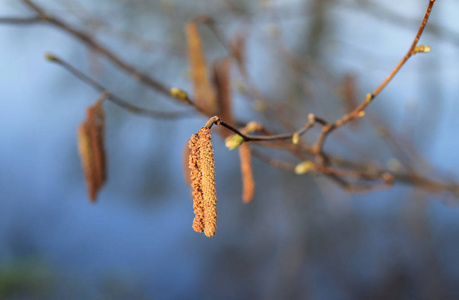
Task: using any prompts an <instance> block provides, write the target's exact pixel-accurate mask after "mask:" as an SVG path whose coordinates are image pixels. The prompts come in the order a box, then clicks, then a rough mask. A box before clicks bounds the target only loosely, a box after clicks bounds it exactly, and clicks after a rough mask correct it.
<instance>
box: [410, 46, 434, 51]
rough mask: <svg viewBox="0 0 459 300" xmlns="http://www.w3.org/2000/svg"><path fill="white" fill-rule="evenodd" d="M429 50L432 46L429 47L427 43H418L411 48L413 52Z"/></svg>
mask: <svg viewBox="0 0 459 300" xmlns="http://www.w3.org/2000/svg"><path fill="white" fill-rule="evenodd" d="M430 50H432V48H430V46H427V45H419V46H416V47H415V48H414V50H413V52H414V53H428V52H430Z"/></svg>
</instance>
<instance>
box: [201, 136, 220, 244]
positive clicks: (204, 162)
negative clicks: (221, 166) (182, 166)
mask: <svg viewBox="0 0 459 300" xmlns="http://www.w3.org/2000/svg"><path fill="white" fill-rule="evenodd" d="M210 132H211V131H210V129H209V128H207V127H202V128H201V130H199V133H198V134H199V141H198V144H199V169H200V171H201V190H202V197H203V204H204V234H205V235H206V236H207V237H211V236H213V235H214V234H215V232H216V230H217V192H216V190H215V164H214V151H213V148H212V140H211V134H210Z"/></svg>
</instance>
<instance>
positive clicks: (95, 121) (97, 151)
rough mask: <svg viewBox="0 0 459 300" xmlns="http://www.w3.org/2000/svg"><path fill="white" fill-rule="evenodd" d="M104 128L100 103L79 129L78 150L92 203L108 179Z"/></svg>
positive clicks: (92, 109)
mask: <svg viewBox="0 0 459 300" xmlns="http://www.w3.org/2000/svg"><path fill="white" fill-rule="evenodd" d="M104 127H105V118H104V112H103V109H102V101H98V102H97V103H96V104H95V105H94V106H91V107H89V108H88V109H87V111H86V120H85V121H84V122H83V123H82V124H81V125H80V127H79V128H78V148H79V153H80V158H81V162H82V165H83V171H84V174H85V179H86V184H87V187H88V194H89V199H90V200H91V202H95V201H96V198H97V193H98V192H99V190H100V189H101V188H102V186H103V185H104V183H105V181H106V177H107V176H106V158H105V156H106V155H105V147H104V129H105V128H104Z"/></svg>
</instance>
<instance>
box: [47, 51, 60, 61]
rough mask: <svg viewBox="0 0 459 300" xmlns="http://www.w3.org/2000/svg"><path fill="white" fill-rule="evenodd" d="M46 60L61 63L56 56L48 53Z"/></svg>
mask: <svg viewBox="0 0 459 300" xmlns="http://www.w3.org/2000/svg"><path fill="white" fill-rule="evenodd" d="M45 58H46V59H47V60H50V61H59V58H57V57H56V56H55V55H54V54H51V53H46V54H45Z"/></svg>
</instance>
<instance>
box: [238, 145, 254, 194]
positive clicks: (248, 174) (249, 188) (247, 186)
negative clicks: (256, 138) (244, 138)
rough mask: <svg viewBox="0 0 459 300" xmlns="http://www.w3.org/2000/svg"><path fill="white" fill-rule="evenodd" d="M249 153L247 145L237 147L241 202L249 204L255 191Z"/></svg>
mask: <svg viewBox="0 0 459 300" xmlns="http://www.w3.org/2000/svg"><path fill="white" fill-rule="evenodd" d="M250 156H251V151H250V147H249V145H248V144H246V143H244V144H242V145H241V146H239V158H240V160H241V174H242V200H243V201H244V203H250V202H251V201H252V199H253V194H254V191H255V181H254V180H253V173H252V162H251V158H250Z"/></svg>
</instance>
